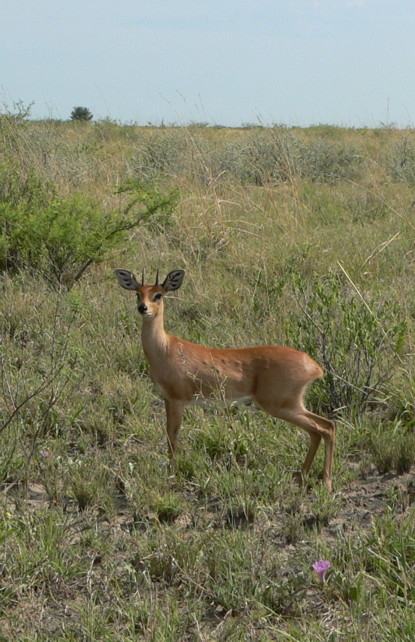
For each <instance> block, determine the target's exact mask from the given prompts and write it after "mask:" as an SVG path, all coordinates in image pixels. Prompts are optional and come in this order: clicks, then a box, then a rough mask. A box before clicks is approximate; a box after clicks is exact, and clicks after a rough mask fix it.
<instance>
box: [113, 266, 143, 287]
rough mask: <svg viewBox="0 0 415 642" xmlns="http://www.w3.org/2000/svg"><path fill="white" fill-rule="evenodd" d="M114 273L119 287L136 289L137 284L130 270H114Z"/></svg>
mask: <svg viewBox="0 0 415 642" xmlns="http://www.w3.org/2000/svg"><path fill="white" fill-rule="evenodd" d="M114 274H115V276H116V277H117V280H118V283H119V284H120V285H121V287H123V288H125V289H126V290H138V288H139V285H138V283H137V281H136V278H135V276H134V274H133V273H132V272H129V271H128V270H114Z"/></svg>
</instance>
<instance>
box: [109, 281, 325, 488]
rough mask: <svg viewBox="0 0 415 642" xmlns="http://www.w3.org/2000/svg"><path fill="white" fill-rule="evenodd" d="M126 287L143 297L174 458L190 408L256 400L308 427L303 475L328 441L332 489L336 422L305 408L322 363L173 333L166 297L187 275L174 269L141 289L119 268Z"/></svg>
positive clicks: (145, 336) (146, 334)
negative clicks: (167, 325)
mask: <svg viewBox="0 0 415 642" xmlns="http://www.w3.org/2000/svg"><path fill="white" fill-rule="evenodd" d="M115 275H116V277H117V279H118V283H119V284H120V285H121V286H122V287H123V288H125V289H126V290H133V291H134V292H136V294H137V304H138V311H139V313H140V314H141V316H142V317H143V324H142V330H141V340H142V343H143V349H144V353H145V355H146V357H147V359H148V362H149V364H150V376H151V379H152V381H153V383H154V385H155V386H156V388H157V389H158V391H159V392H160V393H161V395H162V397H163V398H164V402H165V405H166V415H167V442H168V449H169V454H170V456H171V457H174V454H175V451H176V446H177V435H178V432H179V428H180V425H181V422H182V416H183V411H184V408H185V406H186V405H187V404H189V403H191V402H192V401H195V400H198V399H200V398H202V399H206V398H209V397H210V398H211V397H212V395H214V394H215V391H216V392H217V391H219V392H220V394H221V395H222V396H223V397H224V399H226V400H229V401H235V402H237V401H242V402H248V401H255V402H256V403H257V404H258V406H260V407H261V408H263V409H264V410H266V411H267V412H268V413H270V414H271V415H272V416H273V417H278V418H279V419H284V420H285V421H288V422H290V423H291V424H294V425H295V426H298V427H300V428H303V429H304V430H306V431H307V432H308V434H309V435H310V441H311V443H310V447H309V450H308V453H307V456H306V458H305V461H304V464H303V467H302V472H303V473H304V474H306V473H308V471H309V470H310V467H311V464H312V463H313V460H314V457H315V454H316V452H317V449H318V447H319V444H320V441H321V438H323V439H324V444H325V459H324V472H323V480H324V482H325V484H326V486H327V488H328V489H329V490H331V489H332V467H333V452H334V424H333V422H332V421H330V420H329V419H326V418H324V417H320V416H319V415H316V414H314V413H312V412H310V411H309V410H307V409H306V408H305V407H304V403H303V397H304V392H305V389H306V387H307V385H308V384H309V383H310V382H311V381H314V379H318V378H320V377H322V376H323V371H322V369H321V368H320V366H319V365H318V364H317V363H316V362H315V361H314V360H313V359H312V358H311V357H309V356H308V354H306V353H305V352H299V351H298V350H294V349H292V348H286V347H283V346H261V347H257V348H227V349H217V348H206V347H204V346H200V345H198V344H196V343H191V342H190V341H186V340H185V339H179V338H178V337H175V336H173V335H171V334H167V332H166V331H165V329H164V306H163V299H164V297H165V295H166V294H168V293H169V292H173V291H174V290H178V289H179V288H180V286H181V285H182V283H183V278H184V270H173V271H172V272H170V273H169V274H168V275H167V276H166V278H165V280H164V282H163V283H161V284H159V282H158V272H157V277H156V281H155V283H154V285H146V284H144V273H143V277H142V279H141V284H140V283H138V282H137V280H136V278H135V276H134V274H132V272H129V271H128V270H115Z"/></svg>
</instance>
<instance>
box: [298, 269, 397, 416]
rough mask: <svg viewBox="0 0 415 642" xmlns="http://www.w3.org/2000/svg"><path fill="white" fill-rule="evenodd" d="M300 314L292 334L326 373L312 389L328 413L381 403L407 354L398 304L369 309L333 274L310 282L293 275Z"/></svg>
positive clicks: (315, 278) (318, 401)
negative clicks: (395, 367)
mask: <svg viewBox="0 0 415 642" xmlns="http://www.w3.org/2000/svg"><path fill="white" fill-rule="evenodd" d="M292 284H293V294H294V296H295V297H296V299H297V302H298V304H299V307H300V309H301V314H300V315H299V316H297V315H296V316H293V318H291V320H290V323H289V325H288V327H287V333H288V335H289V336H290V338H291V339H292V341H293V344H294V345H297V346H301V348H302V349H304V350H305V351H306V352H308V353H309V354H310V355H311V356H312V357H313V358H315V359H316V361H318V362H319V363H320V364H321V365H322V366H323V368H324V370H325V377H324V379H322V380H321V382H319V385H318V386H315V387H314V388H313V389H314V390H315V391H316V394H317V395H318V399H317V400H316V401H317V403H318V405H319V406H320V407H321V408H322V409H324V410H325V411H326V412H335V411H339V410H343V409H346V408H347V409H349V410H352V409H355V410H358V409H362V407H363V406H365V405H367V404H368V403H369V402H376V401H377V400H378V396H379V393H380V392H381V390H382V387H383V385H384V384H385V382H386V381H388V380H389V379H390V377H391V373H392V371H393V370H392V365H393V364H394V363H396V362H397V361H398V359H399V355H400V354H401V352H402V348H403V344H404V340H405V336H406V322H405V320H404V317H403V315H402V313H401V311H400V309H399V307H398V305H397V304H394V303H393V302H390V301H386V302H382V303H378V302H376V301H373V302H371V303H370V307H369V306H368V305H367V304H366V303H365V301H363V300H362V298H360V297H359V296H358V294H357V292H355V290H354V289H352V288H351V286H349V285H348V284H343V283H342V280H341V279H340V278H339V277H338V276H336V275H333V274H330V275H328V276H327V277H319V276H315V277H314V279H313V281H312V282H311V284H307V283H306V282H305V281H304V280H303V279H302V277H301V276H300V275H299V274H294V275H293V280H292Z"/></svg>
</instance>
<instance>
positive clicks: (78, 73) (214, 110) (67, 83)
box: [0, 0, 415, 127]
mask: <svg viewBox="0 0 415 642" xmlns="http://www.w3.org/2000/svg"><path fill="white" fill-rule="evenodd" d="M0 9H1V13H0V15H1V19H0V43H1V49H0V50H1V63H0V102H1V103H3V104H4V103H8V104H11V103H12V102H13V101H17V100H22V101H23V102H24V103H29V102H31V101H35V105H34V107H33V109H32V116H33V117H36V118H44V117H49V116H52V117H55V118H62V119H67V118H69V117H70V113H71V110H72V108H73V107H74V106H77V105H82V106H86V107H88V108H89V109H90V110H91V111H92V112H93V114H94V117H95V118H105V117H110V118H113V119H115V120H120V121H122V122H131V121H137V122H139V123H143V124H146V123H147V122H149V121H150V122H153V123H158V122H161V121H164V122H165V123H171V122H177V123H188V122H191V121H203V122H209V123H211V124H223V125H231V126H237V125H240V124H242V123H247V122H258V121H259V122H262V123H264V124H271V123H283V124H286V125H301V126H306V125H310V124H318V123H328V124H334V125H344V126H355V127H359V126H364V125H367V126H377V125H379V124H380V123H383V124H390V123H392V122H393V123H396V124H397V125H398V126H400V127H406V126H412V127H413V126H415V1H414V0H319V1H317V0H235V1H230V0H209V1H202V0H176V1H174V0H147V2H144V1H142V0H118V1H117V2H116V1H115V0H111V1H110V0H0Z"/></svg>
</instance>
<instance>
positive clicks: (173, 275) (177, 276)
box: [162, 270, 184, 292]
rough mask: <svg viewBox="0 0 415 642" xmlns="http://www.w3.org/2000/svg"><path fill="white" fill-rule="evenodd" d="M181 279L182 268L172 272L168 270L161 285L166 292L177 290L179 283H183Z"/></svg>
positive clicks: (182, 277) (182, 274)
mask: <svg viewBox="0 0 415 642" xmlns="http://www.w3.org/2000/svg"><path fill="white" fill-rule="evenodd" d="M183 279H184V270H173V272H169V273H168V275H167V276H166V278H165V279H164V283H163V284H162V287H163V288H164V290H165V291H166V292H171V291H173V290H178V289H179V287H180V286H181V284H182V283H183Z"/></svg>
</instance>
